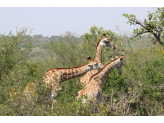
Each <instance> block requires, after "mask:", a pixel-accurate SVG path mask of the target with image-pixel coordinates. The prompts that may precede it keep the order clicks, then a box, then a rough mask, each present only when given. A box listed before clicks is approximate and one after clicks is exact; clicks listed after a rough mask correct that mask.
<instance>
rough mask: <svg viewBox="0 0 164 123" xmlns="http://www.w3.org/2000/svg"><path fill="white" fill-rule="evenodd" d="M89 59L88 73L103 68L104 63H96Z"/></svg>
mask: <svg viewBox="0 0 164 123" xmlns="http://www.w3.org/2000/svg"><path fill="white" fill-rule="evenodd" d="M87 59H88V60H89V63H88V66H87V67H88V68H87V71H90V70H96V69H101V68H103V64H102V63H98V62H95V61H94V60H93V59H92V58H91V57H90V56H88V57H87Z"/></svg>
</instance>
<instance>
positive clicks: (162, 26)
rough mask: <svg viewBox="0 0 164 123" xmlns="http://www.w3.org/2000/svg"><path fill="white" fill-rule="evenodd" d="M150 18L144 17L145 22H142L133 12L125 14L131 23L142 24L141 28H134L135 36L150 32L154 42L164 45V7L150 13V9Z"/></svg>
mask: <svg viewBox="0 0 164 123" xmlns="http://www.w3.org/2000/svg"><path fill="white" fill-rule="evenodd" d="M148 13H149V14H148V19H144V22H141V21H140V20H138V19H137V18H136V16H135V15H133V14H130V15H128V14H125V13H124V14H123V15H122V16H124V17H125V18H128V22H127V23H130V25H140V26H141V27H140V28H137V29H134V30H133V33H134V34H135V37H137V36H140V37H141V35H142V34H145V33H149V36H152V37H153V38H152V39H153V40H154V39H155V41H154V44H155V43H156V42H159V43H160V44H161V45H163V46H164V40H163V39H164V7H163V8H157V9H156V10H155V12H152V13H150V11H148Z"/></svg>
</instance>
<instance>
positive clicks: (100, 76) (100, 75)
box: [96, 61, 117, 86]
mask: <svg viewBox="0 0 164 123" xmlns="http://www.w3.org/2000/svg"><path fill="white" fill-rule="evenodd" d="M116 63H117V61H113V62H112V63H110V64H108V65H106V66H104V67H103V68H102V71H100V72H99V73H98V74H97V75H96V76H97V77H98V80H99V81H98V83H99V84H100V85H101V86H102V84H103V83H104V81H105V79H106V78H107V76H108V75H109V74H110V73H111V72H112V71H113V70H114V69H115V68H116V67H117V64H116Z"/></svg>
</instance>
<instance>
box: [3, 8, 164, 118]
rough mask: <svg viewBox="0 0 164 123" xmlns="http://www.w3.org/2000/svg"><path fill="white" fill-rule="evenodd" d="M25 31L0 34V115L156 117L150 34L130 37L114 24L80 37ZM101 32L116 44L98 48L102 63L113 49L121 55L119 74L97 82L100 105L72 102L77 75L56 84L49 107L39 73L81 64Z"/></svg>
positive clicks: (161, 83) (154, 50)
mask: <svg viewBox="0 0 164 123" xmlns="http://www.w3.org/2000/svg"><path fill="white" fill-rule="evenodd" d="M157 11H158V10H157ZM125 16H126V17H128V15H125ZM129 18H130V17H129ZM27 30H28V29H27V28H22V29H21V30H19V31H18V30H17V34H16V35H13V34H12V32H10V33H9V34H8V35H5V34H1V35H0V115H1V116H4V115H9V116H27V115H28V116H29V115H30V116H31V115H32V116H33V115H35V116H36V115H37V116H38V115H39V116H42V115H44V116H100V115H102V116H150V115H151V116H156V115H160V114H163V113H164V65H163V64H164V47H163V44H162V45H161V43H160V42H159V41H158V40H157V39H155V38H154V37H152V36H151V35H149V34H147V33H145V34H142V37H138V36H136V37H135V36H134V34H136V33H133V34H130V33H129V32H120V31H119V28H118V33H114V32H112V31H111V30H104V29H103V28H102V27H100V28H98V27H96V26H93V27H91V28H90V33H85V34H84V35H82V36H80V37H79V36H76V35H75V34H73V33H72V32H66V33H65V34H63V35H60V36H51V37H44V36H42V35H34V36H30V34H27ZM143 31H146V30H143ZM150 32H152V31H150ZM30 33H31V32H30ZM103 33H105V34H106V35H107V37H108V38H109V39H110V40H111V41H112V42H113V44H114V45H115V46H116V49H115V50H113V49H112V48H103V53H102V59H103V64H106V63H108V62H109V61H110V58H115V54H119V55H121V54H123V55H124V61H123V66H122V75H119V74H118V71H117V69H115V70H114V71H112V73H111V74H110V75H109V76H108V77H107V79H106V80H105V82H104V84H103V87H102V89H103V93H104V98H105V104H97V105H93V104H91V103H88V104H87V105H82V104H81V102H80V100H78V101H77V100H76V95H77V92H78V91H79V90H80V89H82V88H83V87H82V85H77V84H76V82H77V80H78V79H79V78H80V77H78V78H75V79H71V80H68V81H65V82H63V83H62V89H63V90H62V92H61V93H60V94H59V96H58V97H56V100H57V102H56V104H54V105H53V109H52V108H51V106H52V101H51V100H50V99H49V98H48V96H47V90H46V88H45V85H44V83H43V82H42V80H43V77H44V76H45V72H46V71H47V70H48V69H51V68H57V67H74V66H79V65H82V64H85V63H87V59H86V57H88V56H91V57H92V58H95V49H96V44H97V42H98V40H99V39H100V38H102V34H103ZM152 33H153V32H152ZM154 33H156V32H154ZM137 34H138V31H137ZM161 34H163V32H161ZM131 37H134V38H131ZM156 40H157V41H156ZM152 41H154V42H156V43H152ZM160 41H161V42H162V41H163V37H162V36H161V37H160ZM31 82H32V83H35V85H32V84H30V83H31ZM25 88H28V89H29V90H30V91H31V98H27V97H26V96H25V95H24V89H25Z"/></svg>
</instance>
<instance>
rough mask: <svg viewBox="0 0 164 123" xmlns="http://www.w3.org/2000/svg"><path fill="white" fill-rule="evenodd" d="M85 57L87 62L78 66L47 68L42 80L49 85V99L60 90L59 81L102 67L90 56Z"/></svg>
mask: <svg viewBox="0 0 164 123" xmlns="http://www.w3.org/2000/svg"><path fill="white" fill-rule="evenodd" d="M87 59H88V60H89V63H88V64H84V65H81V66H78V67H73V68H53V69H49V70H47V72H46V77H45V78H44V80H43V81H44V82H45V83H46V85H48V86H49V87H50V90H51V92H50V93H51V94H50V98H51V99H52V98H53V97H56V96H57V92H61V91H62V88H61V86H60V83H61V82H64V81H66V80H69V79H72V78H75V77H78V76H81V75H83V74H85V73H86V72H88V71H90V70H94V69H101V68H102V67H103V66H102V64H101V63H98V62H95V61H94V60H93V59H92V58H91V57H87ZM48 86H47V87H48Z"/></svg>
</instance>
